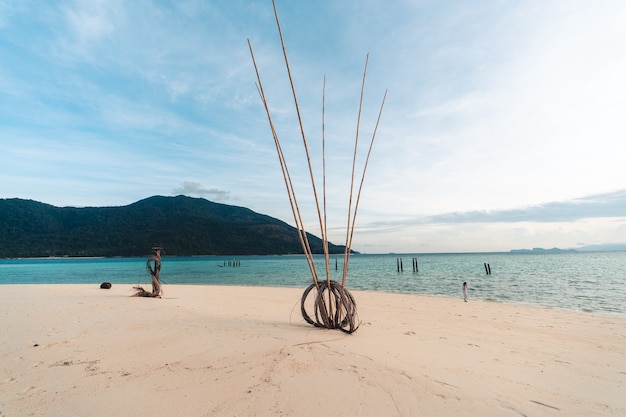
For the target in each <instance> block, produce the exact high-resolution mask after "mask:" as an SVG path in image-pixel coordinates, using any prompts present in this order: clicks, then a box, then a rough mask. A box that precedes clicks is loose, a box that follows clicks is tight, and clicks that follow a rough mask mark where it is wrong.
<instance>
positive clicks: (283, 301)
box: [0, 284, 626, 417]
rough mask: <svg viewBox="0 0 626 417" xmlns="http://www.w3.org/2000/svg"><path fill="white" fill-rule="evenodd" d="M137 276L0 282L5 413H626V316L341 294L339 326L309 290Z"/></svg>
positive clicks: (0, 403) (0, 398)
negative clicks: (146, 284) (344, 323)
mask: <svg viewBox="0 0 626 417" xmlns="http://www.w3.org/2000/svg"><path fill="white" fill-rule="evenodd" d="M132 286H133V284H128V285H125V284H114V285H113V288H112V289H110V290H103V289H100V288H98V287H99V285H92V284H7V285H0V329H1V330H0V334H1V335H2V337H1V338H0V360H1V363H2V364H1V365H0V368H1V369H2V373H3V375H4V378H6V379H3V380H2V381H0V384H1V386H2V387H1V388H0V416H4V415H6V416H12V415H33V416H44V415H55V416H74V415H90V416H96V417H97V416H110V415H134V416H170V415H186V416H207V415H233V416H235V415H258V416H262V417H265V416H275V415H280V414H282V415H298V416H322V415H327V414H328V410H333V412H335V413H336V414H338V415H360V416H381V415H385V416H409V415H410V416H416V415H425V416H426V415H428V416H432V415H442V416H443V415H499V416H519V415H533V416H553V415H557V414H559V415H573V416H574V415H581V416H582V415H625V414H626V398H624V396H623V391H624V389H625V388H626V353H625V352H624V351H623V346H624V344H625V343H626V318H622V317H617V316H613V315H605V314H596V313H585V312H574V311H568V310H561V309H554V308H542V307H534V306H525V305H519V304H507V303H502V302H499V301H496V302H488V301H476V300H472V299H470V300H469V302H467V303H464V302H463V299H462V297H459V299H455V298H451V297H445V296H430V295H428V296H423V295H416V294H404V293H385V292H374V291H359V290H350V292H351V293H352V294H353V295H354V297H355V299H356V302H357V309H358V313H359V318H360V320H361V327H360V328H359V329H358V330H357V331H356V332H355V333H354V334H352V335H346V334H343V333H342V332H340V331H337V330H326V329H319V328H314V327H312V326H310V325H308V324H306V323H304V321H303V319H302V316H301V314H300V305H299V301H300V297H301V295H302V292H303V290H304V289H303V288H295V287H294V288H292V287H252V286H245V287H244V286H223V285H217V286H212V285H188V284H180V285H171V284H170V285H165V286H164V290H165V293H164V297H163V298H162V299H146V298H133V297H130V295H131V294H132ZM557 410H558V411H557Z"/></svg>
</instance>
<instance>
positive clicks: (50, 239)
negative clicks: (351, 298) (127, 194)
mask: <svg viewBox="0 0 626 417" xmlns="http://www.w3.org/2000/svg"><path fill="white" fill-rule="evenodd" d="M309 239H310V243H311V247H312V249H313V252H315V253H322V241H321V240H320V239H319V238H317V237H314V236H311V235H309ZM154 246H161V247H163V248H164V249H165V253H166V254H167V255H169V256H188V255H278V254H293V253H302V247H301V245H300V242H299V240H298V236H297V232H296V229H295V228H293V227H291V226H289V225H288V224H287V223H285V222H282V221H280V220H278V219H275V218H272V217H269V216H266V215H263V214H259V213H255V212H253V211H252V210H249V209H247V208H243V207H236V206H229V205H225V204H218V203H214V202H211V201H208V200H205V199H202V198H191V197H185V196H178V197H160V196H155V197H150V198H147V199H144V200H141V201H138V202H136V203H133V204H130V205H128V206H122V207H85V208H74V207H55V206H51V205H49V204H44V203H39V202H36V201H32V200H22V199H0V258H14V257H40V256H66V255H67V256H145V255H147V254H149V253H150V252H151V248H152V247H154ZM329 247H330V250H331V253H343V246H341V247H339V246H335V245H332V244H329Z"/></svg>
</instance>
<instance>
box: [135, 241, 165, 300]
mask: <svg viewBox="0 0 626 417" xmlns="http://www.w3.org/2000/svg"><path fill="white" fill-rule="evenodd" d="M152 250H153V252H154V253H153V254H152V255H150V257H148V260H147V261H146V270H147V271H148V273H149V274H150V277H151V279H152V291H151V292H150V291H147V290H145V289H144V288H143V287H142V286H139V285H138V286H136V287H133V289H134V290H135V294H133V297H152V298H161V295H162V294H163V289H162V288H161V283H160V282H159V272H160V271H161V251H162V250H163V248H152Z"/></svg>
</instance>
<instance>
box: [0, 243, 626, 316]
mask: <svg viewBox="0 0 626 417" xmlns="http://www.w3.org/2000/svg"><path fill="white" fill-rule="evenodd" d="M414 258H415V259H417V266H418V270H417V271H414V268H413V259H414ZM233 259H234V258H231V257H212V256H211V257H180V258H178V257H171V258H169V257H164V258H163V260H162V262H163V264H162V269H161V279H162V281H163V283H164V284H165V285H167V284H211V285H249V286H286V287H301V288H302V289H303V290H304V288H305V287H306V286H307V285H308V284H309V283H310V282H311V276H310V273H309V268H308V266H307V263H306V260H305V258H304V257H303V256H244V257H238V258H236V260H237V262H236V263H233V262H232V261H233ZM400 259H401V260H402V270H401V271H398V265H399V260H400ZM316 261H317V263H318V271H319V272H318V274H319V276H320V277H325V272H324V270H325V268H324V261H323V257H318V258H316ZM145 264H146V259H145V258H106V259H97V258H96V259H94V258H89V259H81V258H55V259H5V260H0V284H91V283H93V284H98V285H99V284H100V283H101V282H103V281H109V282H111V283H113V284H141V285H149V283H150V276H149V275H148V273H147V272H146V270H145ZM233 264H235V265H239V266H232V265H233ZM330 264H331V278H332V279H336V280H341V272H342V270H343V257H342V256H332V257H331V259H330ZM485 264H488V265H489V267H490V269H491V274H490V275H488V274H487V273H486V271H485ZM464 281H467V282H468V284H469V298H470V300H471V299H479V300H486V301H495V302H506V303H517V304H529V305H539V306H544V307H553V308H563V309H568V310H576V311H586V312H595V313H605V314H617V315H620V316H625V317H626V252H574V253H472V254H415V255H411V254H402V255H395V254H388V255H353V256H352V257H351V258H350V263H349V272H348V280H347V284H346V286H347V287H348V289H360V290H372V291H386V292H402V293H416V294H424V295H440V296H447V297H459V298H460V297H462V284H463V282H464ZM0 291H2V286H1V285H0ZM165 291H167V287H165Z"/></svg>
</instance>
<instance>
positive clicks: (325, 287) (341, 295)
mask: <svg viewBox="0 0 626 417" xmlns="http://www.w3.org/2000/svg"><path fill="white" fill-rule="evenodd" d="M329 283H330V286H329ZM314 290H315V291H314ZM311 294H312V296H313V300H312V306H311V302H309V303H308V304H307V299H308V298H309V295H311ZM307 308H309V309H310V308H312V309H313V314H312V315H311V314H309V312H308V311H307ZM300 310H301V311H302V317H303V318H304V320H305V321H306V322H307V323H309V324H312V325H313V326H315V327H323V328H326V329H339V330H341V331H342V332H345V333H353V332H355V331H356V330H357V329H358V328H359V325H360V324H361V323H360V321H359V318H358V315H357V312H356V301H355V300H354V297H353V296H352V294H350V291H348V290H347V289H346V288H345V287H344V286H343V285H341V283H340V282H337V281H333V280H330V281H320V282H319V283H318V284H317V285H316V284H315V283H314V284H311V285H309V286H308V287H307V289H306V290H304V293H303V294H302V299H301V301H300ZM312 316H313V317H315V319H313V318H312Z"/></svg>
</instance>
